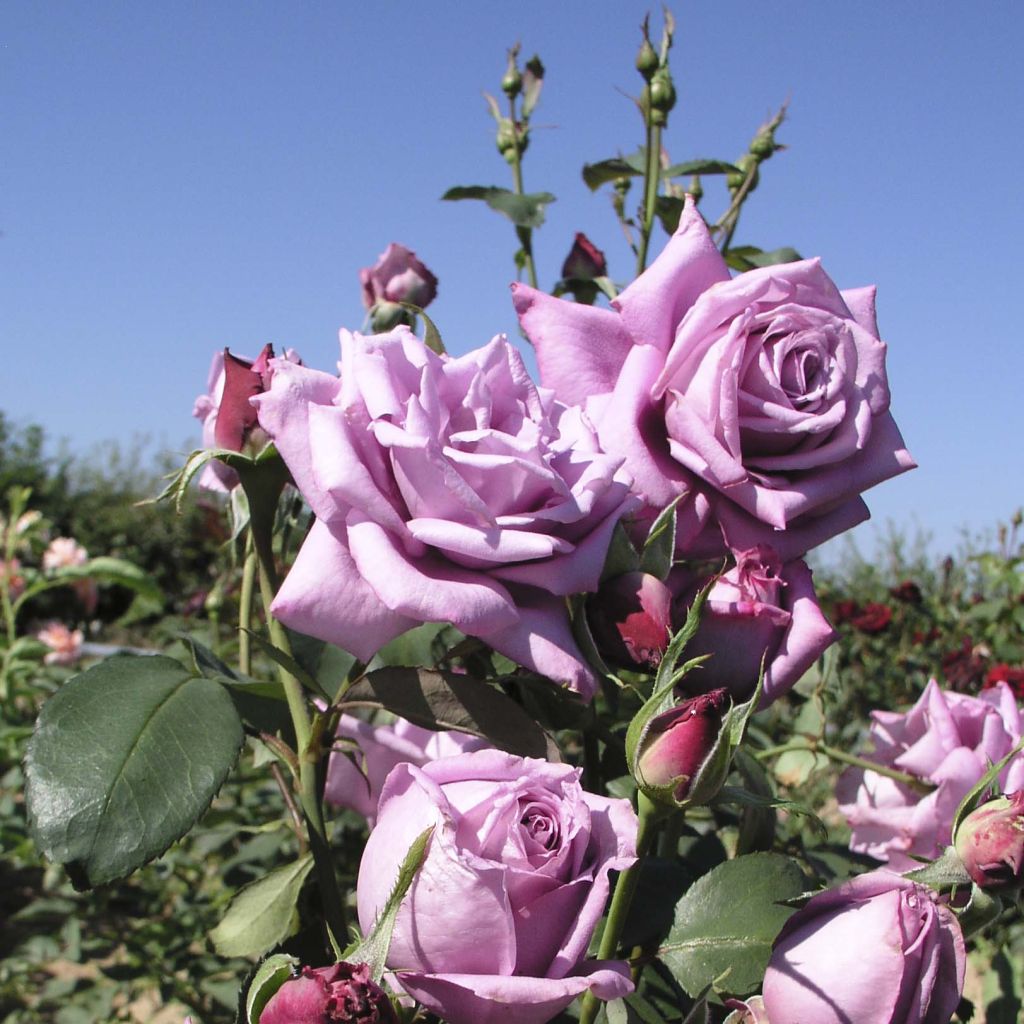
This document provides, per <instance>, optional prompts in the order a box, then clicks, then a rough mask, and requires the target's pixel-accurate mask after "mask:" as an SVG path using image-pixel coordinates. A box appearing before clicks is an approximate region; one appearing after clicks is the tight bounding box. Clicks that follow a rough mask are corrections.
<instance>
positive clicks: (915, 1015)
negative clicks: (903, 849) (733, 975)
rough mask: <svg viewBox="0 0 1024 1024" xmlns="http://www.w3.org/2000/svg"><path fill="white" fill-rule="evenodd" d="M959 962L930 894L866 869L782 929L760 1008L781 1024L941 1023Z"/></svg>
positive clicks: (952, 1002)
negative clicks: (763, 1008) (864, 872)
mask: <svg viewBox="0 0 1024 1024" xmlns="http://www.w3.org/2000/svg"><path fill="white" fill-rule="evenodd" d="M966 961H967V955H966V951H965V949H964V939H963V935H962V934H961V932H960V926H959V924H957V921H956V918H955V917H954V916H953V913H952V912H951V911H950V910H949V909H948V908H947V907H945V906H943V905H942V904H941V903H939V902H938V901H937V899H936V896H935V893H934V892H933V891H932V890H931V889H927V888H925V887H924V886H922V885H918V884H916V883H915V882H911V881H909V880H907V879H906V878H903V877H901V876H900V875H897V874H894V873H893V872H890V871H886V870H882V869H880V870H878V871H871V872H869V873H868V874H866V875H859V876H858V877H856V878H854V879H852V880H850V881H848V882H844V883H843V884H842V885H840V886H838V887H837V888H835V889H829V890H828V891H826V892H822V893H819V894H818V895H817V896H814V897H813V898H812V899H811V900H810V901H809V902H808V903H807V905H806V906H805V907H803V909H801V910H798V911H797V912H796V913H795V914H794V915H793V916H792V917H791V918H790V919H789V920H788V921H787V922H786V924H785V925H784V927H783V929H782V932H781V933H780V935H779V937H778V938H777V939H776V940H775V945H774V947H773V949H772V956H771V960H770V962H769V964H768V970H767V972H766V974H765V978H764V1006H765V1009H766V1010H767V1011H768V1020H770V1021H776V1022H779V1024H786V1022H796V1021H800V1022H804V1021H807V1022H812V1021H813V1022H814V1024H852V1022H854V1021H855V1022H856V1024H948V1022H949V1019H950V1017H952V1016H953V1011H954V1010H955V1009H956V1007H957V1004H958V1003H959V1001H960V993H961V991H962V990H963V984H964V970H965V967H966Z"/></svg>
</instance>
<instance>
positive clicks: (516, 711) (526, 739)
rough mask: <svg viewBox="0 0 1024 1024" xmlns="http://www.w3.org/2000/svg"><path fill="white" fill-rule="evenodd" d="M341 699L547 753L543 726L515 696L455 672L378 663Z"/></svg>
mask: <svg viewBox="0 0 1024 1024" xmlns="http://www.w3.org/2000/svg"><path fill="white" fill-rule="evenodd" d="M345 700H351V701H360V702H369V703H375V704H378V705H379V706H380V707H383V708H387V709H388V711H392V712H394V714H396V715H398V716H399V717H401V718H405V719H408V720H409V721H410V722H412V723H413V724H415V725H421V726H423V727H424V728H427V729H458V730H460V731H461V732H468V733H471V734H473V735H475V736H483V737H485V738H486V739H488V740H490V741H491V743H493V744H494V745H495V746H496V747H499V748H500V749H501V750H507V751H508V752H509V753H512V754H520V755H522V756H524V757H540V758H546V757H547V756H548V754H549V752H550V751H549V743H548V738H547V735H546V733H545V732H544V730H543V729H541V727H540V726H539V725H538V724H537V723H536V722H535V721H534V720H533V719H532V718H531V717H530V716H529V715H528V714H527V713H526V712H525V711H524V710H523V709H522V708H521V707H520V706H519V705H518V704H517V703H516V702H515V701H514V700H512V699H511V698H509V697H506V696H505V694H504V693H502V692H501V691H500V690H497V689H495V688H494V687H493V686H489V685H488V684H487V683H484V682H482V681H481V680H479V679H472V678H470V677H469V676H464V675H458V674H456V673H454V672H431V671H427V670H425V669H414V668H382V669H379V670H377V671H376V672H368V673H367V674H366V675H365V676H364V677H363V678H362V679H360V680H359V681H358V682H357V683H355V684H353V685H352V686H351V687H350V688H349V690H348V691H347V692H346V694H345Z"/></svg>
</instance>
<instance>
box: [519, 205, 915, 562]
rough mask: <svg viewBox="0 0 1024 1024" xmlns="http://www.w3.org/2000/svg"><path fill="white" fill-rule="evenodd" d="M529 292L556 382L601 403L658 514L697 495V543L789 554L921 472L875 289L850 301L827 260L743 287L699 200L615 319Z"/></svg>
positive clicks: (541, 348) (604, 438)
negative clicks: (903, 418)
mask: <svg viewBox="0 0 1024 1024" xmlns="http://www.w3.org/2000/svg"><path fill="white" fill-rule="evenodd" d="M513 290H514V297H515V305H516V309H517V312H518V313H519V317H520V321H521V323H522V326H523V330H524V331H525V333H526V335H527V337H528V338H529V339H530V340H531V341H532V342H533V344H534V346H535V348H536V350H537V361H538V364H539V366H540V372H541V380H542V382H543V383H544V384H545V385H547V386H549V387H553V388H554V389H555V391H556V393H557V394H558V396H559V398H560V399H561V400H562V401H564V402H579V403H583V402H587V411H588V413H589V414H590V415H591V417H592V418H593V420H594V422H595V423H596V424H597V429H598V436H599V438H600V440H601V444H602V446H603V447H604V449H605V451H609V452H615V453H618V454H621V455H624V456H625V457H626V460H627V469H628V470H629V472H630V473H631V474H632V475H633V478H634V481H635V486H636V488H637V489H638V491H639V492H640V493H641V494H642V495H643V497H644V498H645V500H646V501H647V503H648V505H650V506H652V507H653V508H656V509H658V508H662V507H664V506H665V505H667V504H668V503H669V502H670V501H672V500H673V499H674V498H676V497H677V496H678V495H684V496H686V497H685V500H684V501H683V502H682V503H681V505H680V532H679V533H678V534H677V537H678V538H679V540H680V544H681V547H682V548H683V550H686V551H689V552H711V551H714V552H718V551H720V550H722V547H723V545H722V541H721V536H722V535H724V537H725V541H726V543H727V545H728V546H729V547H732V548H733V549H739V548H746V547H751V546H753V545H754V544H755V543H758V542H769V543H772V544H774V545H775V546H776V547H778V548H779V549H780V551H781V552H782V554H783V557H784V558H786V559H787V560H788V559H789V558H792V557H795V556H797V555H800V554H802V553H803V552H805V551H807V550H808V549H809V548H811V547H813V546H814V545H815V544H819V543H821V542H822V541H824V540H826V539H828V538H829V537H833V536H835V535H836V534H837V533H839V532H841V531H842V530H845V529H848V528H849V527H850V526H852V525H854V524H856V523H857V522H860V521H861V520H863V519H865V518H867V515H868V512H867V508H866V506H865V505H864V502H863V500H862V499H861V498H860V496H859V495H860V492H861V491H863V490H865V489H867V488H868V487H871V486H873V485H874V484H877V483H879V482H881V481H882V480H885V479H887V478H888V477H891V476H894V475H896V474H897V473H901V472H903V471H904V470H906V469H910V468H911V467H912V466H913V464H914V463H913V461H912V459H911V457H910V455H909V454H908V452H907V451H906V449H905V448H904V446H903V441H902V438H901V437H900V434H899V431H898V430H897V429H896V425H895V423H894V422H893V419H892V416H891V415H890V414H889V387H888V383H887V381H886V374H885V351H886V346H885V345H884V344H883V343H882V342H881V341H879V339H878V328H877V326H876V324H875V311H874V304H875V303H874V290H873V289H871V288H861V289H857V290H853V291H845V292H840V291H839V290H838V289H837V288H836V286H835V285H834V284H833V283H832V281H831V280H830V279H829V277H828V276H827V275H826V274H825V272H824V271H823V270H822V269H821V266H820V264H819V262H818V261H817V260H804V261H802V262H799V263H788V264H782V265H778V266H771V267H765V268H760V269H756V270H752V271H749V272H747V273H744V274H740V275H739V276H737V277H735V278H731V277H730V275H729V271H728V268H727V267H726V264H725V261H724V260H723V259H722V256H721V254H720V253H719V252H718V250H717V249H716V248H715V246H714V244H713V242H712V240H711V237H710V235H709V233H708V230H707V226H706V225H705V223H704V220H703V218H702V217H701V215H700V213H699V212H698V211H697V209H696V207H695V206H694V204H693V202H692V201H688V202H687V205H686V208H685V210H684V211H683V214H682V216H681V218H680V221H679V228H678V230H677V231H676V233H675V235H673V237H672V238H671V240H670V241H669V244H668V245H667V246H666V248H665V250H664V251H663V252H662V253H661V255H660V256H659V257H658V259H657V260H655V262H654V263H653V264H652V265H651V266H650V267H649V268H648V269H647V270H646V271H645V272H644V273H643V274H641V275H640V277H639V278H637V279H636V280H635V281H634V282H633V283H632V284H631V285H630V286H629V287H628V288H627V289H626V290H625V291H624V292H623V293H622V294H621V295H620V296H619V297H618V298H617V299H616V300H615V301H614V302H613V303H612V309H611V310H607V309H598V308H591V307H587V306H581V305H577V304H573V303H568V302H564V301H562V300H559V299H554V298H552V297H551V296H548V295H545V294H543V293H542V292H539V291H536V290H534V289H532V288H528V287H527V286H525V285H522V284H517V285H513ZM705 526H708V527H710V529H711V533H710V534H706V535H705V536H704V537H701V538H700V539H699V540H698V534H699V532H700V531H701V529H702V527H705ZM719 531H720V533H719ZM780 531H784V533H781V532H780Z"/></svg>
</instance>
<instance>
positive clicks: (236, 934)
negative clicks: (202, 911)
mask: <svg viewBox="0 0 1024 1024" xmlns="http://www.w3.org/2000/svg"><path fill="white" fill-rule="evenodd" d="M312 867H313V857H312V854H308V853H307V854H305V855H304V856H302V857H300V858H299V859H298V860H297V861H295V862H294V863H292V864H285V865H284V866H283V867H280V868H275V869H274V870H273V871H271V872H270V874H269V875H264V876H263V878H259V879H257V880H256V881H255V882H250V883H249V884H248V885H243V886H242V888H241V889H239V890H238V892H237V893H235V898H234V899H233V900H232V901H231V906H229V907H228V910H227V913H226V914H225V915H224V917H223V918H221V922H220V924H218V925H217V927H216V928H214V929H213V931H212V932H210V941H211V942H212V943H213V948H214V949H215V950H217V952H218V953H220V955H221V956H259V955H260V954H261V953H265V952H266V951H267V950H268V949H271V948H273V947H274V946H276V945H278V943H280V942H283V941H284V940H285V939H286V938H288V936H289V935H292V934H293V933H294V932H295V930H296V928H297V927H298V921H299V915H298V912H297V910H296V909H295V905H296V903H297V902H298V899H299V893H300V892H301V891H302V883H303V882H305V880H306V876H307V875H308V874H309V872H310V870H311V869H312Z"/></svg>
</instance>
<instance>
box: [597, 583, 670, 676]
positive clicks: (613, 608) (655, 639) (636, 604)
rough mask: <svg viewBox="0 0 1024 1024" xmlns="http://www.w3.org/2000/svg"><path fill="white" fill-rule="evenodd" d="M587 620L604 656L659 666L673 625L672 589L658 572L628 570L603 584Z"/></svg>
mask: <svg viewBox="0 0 1024 1024" xmlns="http://www.w3.org/2000/svg"><path fill="white" fill-rule="evenodd" d="M587 621H588V622H589V624H590V629H591V632H592V633H593V635H594V642H595V643H596V644H597V649H598V651H599V652H600V653H601V655H602V657H604V658H606V659H607V660H608V661H610V662H611V663H612V664H614V665H619V666H621V667H623V668H634V669H635V668H638V667H640V666H645V667H648V668H657V667H658V665H659V664H660V663H661V658H662V655H663V654H664V653H665V648H666V647H668V641H669V636H670V633H671V628H672V592H671V591H670V590H669V589H668V587H666V586H665V584H664V583H662V582H661V580H659V579H658V577H657V576H651V575H650V574H649V573H645V572H627V573H624V574H623V575H621V576H615V577H614V578H613V579H610V580H608V582H607V583H604V584H602V585H601V588H600V590H598V592H597V593H596V594H595V595H594V596H593V597H591V598H590V600H589V601H588V603H587Z"/></svg>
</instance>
